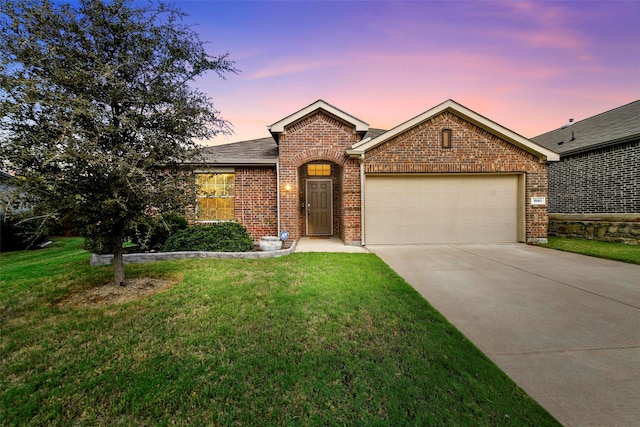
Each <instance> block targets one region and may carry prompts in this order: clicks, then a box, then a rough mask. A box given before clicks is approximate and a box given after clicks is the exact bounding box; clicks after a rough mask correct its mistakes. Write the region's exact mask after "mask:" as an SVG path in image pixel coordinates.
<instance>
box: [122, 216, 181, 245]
mask: <svg viewBox="0 0 640 427" xmlns="http://www.w3.org/2000/svg"><path fill="white" fill-rule="evenodd" d="M187 227H188V223H187V220H186V218H184V217H183V216H180V215H178V214H174V213H167V214H164V215H160V216H155V217H150V216H149V217H145V218H143V219H142V220H140V221H138V222H137V223H136V224H134V225H133V226H132V227H131V230H130V234H131V243H133V244H136V245H138V246H139V247H140V248H141V249H144V250H149V249H156V248H161V247H162V246H163V245H164V244H165V242H166V241H167V239H168V238H169V236H171V235H172V234H174V233H175V232H177V231H178V230H184V229H186V228H187Z"/></svg>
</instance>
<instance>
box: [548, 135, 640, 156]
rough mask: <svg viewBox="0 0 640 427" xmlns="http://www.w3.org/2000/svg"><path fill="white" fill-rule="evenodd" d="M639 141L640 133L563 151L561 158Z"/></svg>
mask: <svg viewBox="0 0 640 427" xmlns="http://www.w3.org/2000/svg"><path fill="white" fill-rule="evenodd" d="M637 140H640V133H637V134H634V135H628V136H625V137H623V138H618V139H614V140H611V141H604V142H600V143H596V144H592V145H589V146H586V147H581V148H576V149H573V150H567V151H563V152H562V153H560V156H561V157H565V156H572V155H574V154H580V153H586V152H588V151H595V150H599V149H601V148H606V147H611V146H613V145H620V144H625V143H627V142H633V141H637Z"/></svg>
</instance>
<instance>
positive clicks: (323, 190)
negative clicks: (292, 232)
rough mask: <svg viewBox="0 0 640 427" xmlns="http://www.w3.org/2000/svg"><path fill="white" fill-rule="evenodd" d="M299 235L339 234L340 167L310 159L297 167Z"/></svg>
mask: <svg viewBox="0 0 640 427" xmlns="http://www.w3.org/2000/svg"><path fill="white" fill-rule="evenodd" d="M298 182H299V183H300V185H299V206H300V222H299V230H300V235H301V236H340V219H341V216H340V207H341V206H342V200H341V194H342V192H341V188H342V167H341V166H340V165H338V164H336V163H334V162H331V161H328V160H313V161H310V162H307V163H304V164H303V165H301V166H300V167H299V168H298Z"/></svg>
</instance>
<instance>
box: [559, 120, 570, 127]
mask: <svg viewBox="0 0 640 427" xmlns="http://www.w3.org/2000/svg"><path fill="white" fill-rule="evenodd" d="M571 125H573V119H569V123H567V124H564V125H562V127H561V128H560V129H564V128H568V127H569V126H571Z"/></svg>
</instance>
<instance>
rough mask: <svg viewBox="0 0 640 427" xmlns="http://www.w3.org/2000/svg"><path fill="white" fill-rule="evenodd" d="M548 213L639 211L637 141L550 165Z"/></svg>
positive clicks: (639, 178) (639, 181) (639, 188)
mask: <svg viewBox="0 0 640 427" xmlns="http://www.w3.org/2000/svg"><path fill="white" fill-rule="evenodd" d="M549 194H550V196H549V212H552V213H567V214H569V213H571V214H573V213H575V214H591V213H640V140H639V141H633V142H629V143H626V144H621V145H617V146H613V147H606V148H603V149H600V150H594V151H590V152H587V153H580V154H575V155H573V156H566V157H562V158H561V160H560V161H559V162H552V163H551V164H550V165H549Z"/></svg>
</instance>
